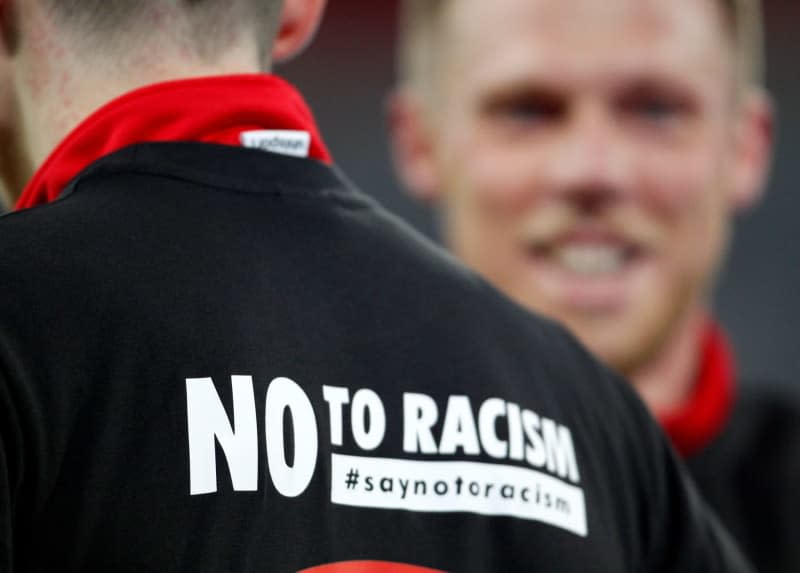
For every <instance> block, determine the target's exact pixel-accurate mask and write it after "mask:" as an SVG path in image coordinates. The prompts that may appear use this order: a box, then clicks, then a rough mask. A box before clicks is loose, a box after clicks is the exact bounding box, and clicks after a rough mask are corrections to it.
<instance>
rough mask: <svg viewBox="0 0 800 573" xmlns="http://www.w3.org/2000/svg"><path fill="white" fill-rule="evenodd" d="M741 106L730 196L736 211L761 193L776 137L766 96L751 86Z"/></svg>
mask: <svg viewBox="0 0 800 573" xmlns="http://www.w3.org/2000/svg"><path fill="white" fill-rule="evenodd" d="M740 105H741V109H740V110H739V125H738V127H737V132H736V135H735V137H736V141H735V145H736V149H735V168H734V172H733V175H734V180H733V193H732V196H731V200H732V206H733V209H734V210H735V211H743V210H746V209H748V208H750V207H751V206H753V205H754V204H755V203H757V202H758V200H759V199H761V197H762V195H763V194H764V191H765V189H766V185H767V178H768V176H769V171H770V166H771V164H772V151H773V147H774V140H775V119H774V110H773V106H772V101H771V99H770V97H769V95H768V94H767V93H766V92H765V91H764V90H761V89H753V90H751V91H750V93H748V94H746V95H745V96H744V97H743V100H742V102H741V104H740Z"/></svg>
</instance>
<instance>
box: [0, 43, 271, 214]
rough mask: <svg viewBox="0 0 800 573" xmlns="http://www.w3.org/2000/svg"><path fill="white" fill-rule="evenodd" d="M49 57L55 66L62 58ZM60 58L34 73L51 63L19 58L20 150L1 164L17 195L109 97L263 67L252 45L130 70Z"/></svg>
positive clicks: (17, 127) (15, 129) (16, 130)
mask: <svg viewBox="0 0 800 573" xmlns="http://www.w3.org/2000/svg"><path fill="white" fill-rule="evenodd" d="M161 55H162V56H164V54H161ZM47 63H48V64H49V67H50V69H51V70H52V68H54V67H56V65H57V64H58V63H59V62H52V61H50V62H47ZM60 63H61V64H63V65H64V69H63V70H62V71H61V72H59V73H57V74H56V73H48V72H46V71H45V72H44V73H43V75H42V76H41V77H34V75H35V74H36V72H35V71H31V70H36V69H41V68H42V67H44V69H45V70H47V67H46V66H40V65H39V63H37V62H35V61H32V60H31V61H24V62H19V63H18V66H19V68H18V73H17V75H16V88H17V89H16V93H17V98H16V100H17V102H18V103H19V108H20V109H19V113H18V114H16V118H15V119H16V124H15V125H13V126H12V132H13V133H14V135H15V138H14V139H15V140H14V141H13V142H12V143H13V144H14V147H15V148H16V149H17V153H15V155H14V157H13V158H11V159H12V161H3V162H2V164H0V178H2V179H3V181H4V182H5V185H6V187H7V188H8V191H9V194H11V195H12V199H15V198H16V196H18V195H19V194H20V193H21V192H22V189H23V187H24V185H25V183H26V182H27V181H28V179H29V178H30V177H31V176H32V175H33V173H34V172H35V170H36V169H38V168H39V166H41V165H42V163H43V162H44V161H45V159H47V157H48V156H49V155H50V153H51V152H52V151H53V149H55V147H56V146H57V145H58V144H59V142H60V141H61V140H63V139H64V138H65V137H66V136H67V135H68V134H69V133H70V132H71V131H72V130H73V129H75V128H76V127H77V126H78V125H79V124H80V123H81V122H82V121H83V120H84V119H85V118H87V117H88V116H89V115H90V114H91V113H92V112H94V111H95V110H97V109H98V108H100V107H101V106H103V105H104V104H106V103H108V102H109V101H112V100H114V99H116V98H117V97H119V96H121V95H123V94H125V93H128V92H130V91H133V90H135V89H137V88H140V87H144V86H146V85H150V84H155V83H159V82H163V81H169V80H176V79H188V78H194V77H204V76H219V75H230V74H240V73H259V72H263V71H264V70H263V68H261V63H260V62H258V61H257V59H256V58H255V57H253V53H252V50H250V49H249V47H247V46H243V47H242V49H241V50H237V49H231V51H230V52H229V53H226V54H224V55H221V56H220V57H219V58H218V59H217V60H216V61H215V62H213V63H207V62H199V61H196V60H195V61H191V60H187V59H180V58H173V59H172V60H170V59H169V58H166V57H162V58H161V59H160V60H159V61H157V62H156V61H154V62H149V63H148V62H145V63H142V64H141V65H138V66H136V67H135V68H129V69H126V70H122V69H116V70H113V69H108V67H107V66H105V65H103V63H102V60H98V62H97V63H96V65H91V64H90V63H86V62H80V63H76V61H75V60H74V59H73V58H69V57H67V58H66V59H65V61H64V62H60ZM4 159H5V158H4Z"/></svg>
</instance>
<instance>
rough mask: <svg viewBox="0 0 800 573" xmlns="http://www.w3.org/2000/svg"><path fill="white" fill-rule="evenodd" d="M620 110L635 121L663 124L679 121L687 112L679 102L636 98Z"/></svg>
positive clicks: (623, 105)
mask: <svg viewBox="0 0 800 573" xmlns="http://www.w3.org/2000/svg"><path fill="white" fill-rule="evenodd" d="M622 110H623V112H624V113H625V114H626V115H629V116H630V117H632V118H633V119H635V120H638V121H646V122H648V123H652V124H664V123H669V122H672V121H676V120H679V119H681V118H682V117H683V116H684V115H685V114H686V111H687V107H686V105H684V104H683V103H682V102H681V101H678V100H674V99H668V98H636V99H633V100H629V101H625V102H623V104H622Z"/></svg>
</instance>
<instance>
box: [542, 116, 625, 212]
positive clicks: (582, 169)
mask: <svg viewBox="0 0 800 573" xmlns="http://www.w3.org/2000/svg"><path fill="white" fill-rule="evenodd" d="M560 139H561V141H560V142H559V145H558V146H557V148H558V149H557V152H556V154H555V156H554V157H553V158H552V159H551V160H552V164H551V169H550V172H551V174H552V180H551V181H550V185H551V189H552V191H553V192H554V193H557V194H561V195H565V196H566V197H567V198H568V199H569V200H571V201H574V202H575V203H577V204H579V206H580V207H581V208H583V209H586V210H596V209H598V208H602V207H604V206H606V205H607V204H610V203H613V202H616V201H619V200H620V199H622V198H623V197H624V196H625V195H627V194H628V192H629V189H630V187H631V182H632V178H633V176H634V173H633V164H632V151H633V150H632V149H631V144H630V143H629V142H627V141H626V139H625V137H624V133H623V132H622V130H621V129H620V128H619V126H618V125H617V124H616V123H615V121H614V116H613V114H612V113H611V112H610V111H608V110H606V109H605V108H603V107H602V106H601V105H597V104H587V105H584V106H581V107H579V108H577V109H575V110H574V112H573V114H572V115H571V117H570V119H569V121H568V122H567V124H566V126H565V129H564V132H563V134H562V137H561V138H560Z"/></svg>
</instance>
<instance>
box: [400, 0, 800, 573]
mask: <svg viewBox="0 0 800 573" xmlns="http://www.w3.org/2000/svg"><path fill="white" fill-rule="evenodd" d="M406 7H407V11H406V21H405V28H404V31H403V40H404V45H403V57H404V60H403V66H404V74H405V76H404V78H403V79H404V81H403V83H402V86H401V89H400V90H399V93H398V95H397V97H396V98H395V100H394V105H393V109H392V125H393V128H394V140H395V149H396V158H397V163H398V165H399V169H400V173H401V174H402V175H403V176H404V177H405V180H406V182H407V183H408V186H409V187H410V188H411V189H412V190H413V192H415V193H416V194H417V195H418V196H419V197H422V198H423V199H426V200H431V201H434V202H436V203H438V204H439V205H441V207H442V211H443V219H444V222H443V227H444V228H443V234H444V238H445V240H446V242H447V243H448V245H449V246H450V247H451V248H452V250H453V251H454V252H455V253H456V254H457V255H458V256H459V257H460V258H461V259H463V260H464V261H465V262H466V263H468V264H469V265H470V266H471V267H473V268H475V269H477V270H478V271H480V272H481V273H482V274H483V275H485V276H486V277H487V278H489V279H490V280H491V281H492V282H494V283H495V284H496V285H497V286H499V287H500V288H501V289H502V290H504V291H505V292H506V293H508V294H509V295H510V296H511V297H513V298H514V299H516V300H517V301H518V302H520V303H521V304H523V305H525V306H527V307H528V308H531V309H534V310H536V311H539V312H542V313H545V314H546V315H549V316H551V317H553V318H555V319H558V320H559V321H563V322H564V323H565V324H566V325H567V326H568V327H569V328H570V329H571V330H572V331H573V332H574V333H575V334H576V335H577V336H578V337H579V338H580V339H581V340H582V341H583V342H584V343H585V344H586V345H587V346H588V347H589V349H591V350H592V351H593V352H594V353H595V354H596V355H597V356H599V357H601V358H602V359H603V360H604V361H605V362H607V363H608V364H610V365H611V366H612V367H613V368H614V369H616V370H617V371H619V372H620V373H622V374H624V375H625V376H626V377H628V378H629V379H630V380H631V381H632V383H633V385H634V386H635V388H636V390H637V391H638V392H639V394H640V395H641V396H642V397H643V398H644V400H645V402H646V403H647V404H648V406H649V407H650V409H651V410H652V411H653V412H654V413H655V414H656V415H657V416H658V417H659V419H660V420H661V422H662V423H663V425H664V427H665V428H666V430H667V432H668V433H669V435H670V436H671V438H672V440H673V442H674V444H675V446H676V447H677V449H678V450H679V451H680V452H681V453H682V454H683V455H684V456H686V457H687V458H688V460H689V464H690V467H691V468H692V470H693V473H694V475H695V477H696V478H697V480H698V481H699V482H700V484H701V489H702V490H704V492H705V494H706V495H707V496H708V498H709V499H710V500H711V502H712V504H713V505H714V506H715V507H716V509H717V510H718V511H719V512H720V514H721V515H722V516H723V518H724V519H723V521H726V522H727V523H728V525H729V526H730V527H732V528H733V530H734V531H735V533H736V534H737V535H738V537H739V538H740V539H741V540H742V541H743V542H744V543H745V545H746V546H747V549H749V550H750V552H751V555H752V556H753V557H754V558H755V559H756V561H757V562H758V563H760V564H761V565H762V566H763V567H764V570H766V571H787V572H789V571H800V544H799V543H797V540H798V539H800V414H798V412H800V410H798V409H796V408H793V407H792V406H790V405H787V404H785V403H782V402H781V401H779V400H774V399H772V398H769V397H766V396H760V397H758V398H754V397H753V398H751V397H749V396H748V394H747V393H746V391H745V390H744V389H743V390H742V391H741V394H742V395H741V397H740V398H739V399H738V400H735V399H734V396H735V395H736V392H737V390H736V388H735V387H734V376H735V374H734V370H733V360H732V358H731V356H730V351H729V349H728V346H727V344H726V342H725V339H724V336H723V334H722V333H721V332H720V329H719V327H718V326H717V325H716V324H715V322H714V321H713V319H712V318H710V317H709V310H708V309H709V301H708V295H709V292H710V290H711V286H712V283H713V279H714V275H715V273H716V271H717V268H718V266H719V264H720V261H721V258H722V256H723V253H724V250H725V248H726V245H727V244H728V235H729V232H730V226H731V219H732V216H733V215H734V213H736V212H738V211H740V210H742V209H745V208H746V207H748V206H750V205H751V204H753V203H754V202H755V201H756V200H757V198H758V197H759V195H760V193H761V191H762V189H763V187H764V179H765V176H766V172H767V170H768V163H769V157H770V148H771V135H772V119H771V114H770V105H769V102H768V98H767V96H766V95H765V93H764V90H763V88H762V84H761V72H762V70H761V63H762V62H761V56H762V54H761V22H760V14H759V6H758V4H757V2H756V1H755V0H738V1H733V0H675V1H672V0H671V1H670V2H663V1H662V0H608V1H605V0H604V1H603V2H598V1H596V0H568V1H565V0H498V1H496V2H484V1H481V0H460V1H459V2H450V1H444V0H442V1H430V0H419V1H410V0H409V1H408V2H406ZM758 563H757V564H758Z"/></svg>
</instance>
